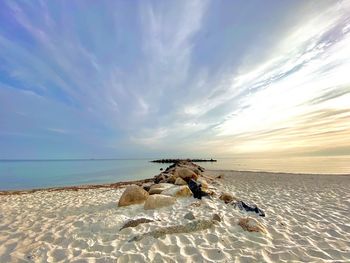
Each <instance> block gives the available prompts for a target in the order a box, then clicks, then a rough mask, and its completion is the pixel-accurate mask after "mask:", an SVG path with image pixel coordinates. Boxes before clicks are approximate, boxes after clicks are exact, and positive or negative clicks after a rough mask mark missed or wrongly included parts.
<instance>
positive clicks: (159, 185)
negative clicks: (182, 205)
mask: <svg viewBox="0 0 350 263" xmlns="http://www.w3.org/2000/svg"><path fill="white" fill-rule="evenodd" d="M203 172H204V168H203V167H201V166H199V165H197V164H194V163H192V162H190V161H184V160H179V161H177V162H175V163H174V164H172V165H170V166H169V167H168V168H167V169H166V170H165V171H162V172H161V173H160V174H159V175H157V176H155V177H154V179H153V182H147V183H144V184H142V185H140V186H138V185H130V186H128V187H127V188H126V189H125V191H124V193H123V194H122V196H121V197H120V199H119V203H118V206H120V207H122V206H129V205H134V204H144V209H145V210H149V209H157V208H161V207H166V206H171V205H173V204H174V203H175V202H176V199H177V198H181V197H192V196H193V197H194V198H198V199H201V198H202V197H203V196H216V193H215V192H214V191H213V190H212V189H213V188H211V187H209V184H208V182H210V183H215V179H213V178H210V177H207V176H204V174H203ZM218 197H219V199H220V200H222V201H224V202H225V203H226V204H231V205H235V207H236V206H237V207H238V208H239V209H241V210H245V211H248V212H256V213H258V214H259V215H260V216H265V213H264V212H263V211H262V210H260V209H259V208H258V207H257V206H256V205H249V204H246V203H244V202H243V201H241V200H239V199H237V198H236V197H235V196H233V195H232V194H230V193H222V194H221V195H218ZM185 218H186V219H189V220H194V219H195V218H194V216H193V214H192V215H190V214H186V215H185ZM213 220H214V221H221V219H220V217H219V216H218V215H216V217H215V218H213V219H212V220H209V221H208V220H207V221H205V220H204V221H205V223H203V222H204V221H203V220H202V221H196V222H195V223H189V224H186V225H181V226H174V227H167V228H164V229H161V230H159V231H160V232H159V231H158V232H154V233H153V232H152V233H148V234H147V235H151V236H154V237H156V236H159V235H161V234H163V233H164V234H166V233H179V232H183V231H187V232H188V231H189V230H191V229H193V231H195V230H196V229H197V230H198V229H205V228H206V227H211V226H212V224H213V222H212V221H213ZM147 222H151V221H150V220H148V219H145V218H142V219H136V220H131V221H129V222H127V224H126V225H124V226H123V227H122V229H123V228H126V227H132V226H136V225H138V224H142V223H147ZM202 223H203V224H202ZM238 224H239V225H240V226H241V227H242V228H243V229H244V230H246V231H250V232H261V233H266V229H265V228H264V226H263V225H261V224H260V223H259V222H258V221H257V220H255V219H253V218H249V217H248V218H241V219H240V220H239V222H238ZM203 225H205V227H204V228H202V226H203ZM194 226H195V227H194ZM139 238H142V237H139Z"/></svg>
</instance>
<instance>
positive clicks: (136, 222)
mask: <svg viewBox="0 0 350 263" xmlns="http://www.w3.org/2000/svg"><path fill="white" fill-rule="evenodd" d="M150 222H154V220H151V219H147V218H137V219H131V220H129V221H128V222H126V223H125V224H124V225H123V226H122V228H121V229H120V230H122V229H124V228H128V227H136V226H138V225H140V224H145V223H150Z"/></svg>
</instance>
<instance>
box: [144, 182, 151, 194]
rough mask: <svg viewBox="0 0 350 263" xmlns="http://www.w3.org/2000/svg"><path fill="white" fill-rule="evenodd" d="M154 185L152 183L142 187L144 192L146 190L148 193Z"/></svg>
mask: <svg viewBox="0 0 350 263" xmlns="http://www.w3.org/2000/svg"><path fill="white" fill-rule="evenodd" d="M152 185H153V184H152V183H144V184H143V185H142V188H143V190H145V191H146V192H148V191H149V189H151V186H152Z"/></svg>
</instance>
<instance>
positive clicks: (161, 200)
mask: <svg viewBox="0 0 350 263" xmlns="http://www.w3.org/2000/svg"><path fill="white" fill-rule="evenodd" d="M175 201H176V198H174V197H172V196H168V195H159V194H154V195H150V196H149V197H148V198H147V200H146V202H145V206H144V208H145V209H146V210H149V209H156V208H161V207H165V206H170V205H173V204H174V203H175Z"/></svg>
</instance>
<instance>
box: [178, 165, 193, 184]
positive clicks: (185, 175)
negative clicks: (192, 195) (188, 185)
mask: <svg viewBox="0 0 350 263" xmlns="http://www.w3.org/2000/svg"><path fill="white" fill-rule="evenodd" d="M174 175H175V176H176V177H180V178H182V179H183V180H185V181H186V182H188V181H189V180H191V179H194V180H197V179H198V175H197V174H196V173H195V172H194V171H192V170H191V169H188V168H177V169H176V170H175V172H174Z"/></svg>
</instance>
